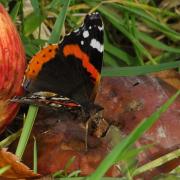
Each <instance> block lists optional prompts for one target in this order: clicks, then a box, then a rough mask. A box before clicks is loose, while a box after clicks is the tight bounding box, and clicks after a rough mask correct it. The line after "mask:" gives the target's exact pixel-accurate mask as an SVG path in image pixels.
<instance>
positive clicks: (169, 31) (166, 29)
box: [112, 4, 180, 40]
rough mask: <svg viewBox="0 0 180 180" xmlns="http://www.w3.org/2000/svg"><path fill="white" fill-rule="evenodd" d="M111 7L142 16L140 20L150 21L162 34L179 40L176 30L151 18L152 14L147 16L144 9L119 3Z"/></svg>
mask: <svg viewBox="0 0 180 180" xmlns="http://www.w3.org/2000/svg"><path fill="white" fill-rule="evenodd" d="M112 7H115V8H118V9H120V10H121V11H122V10H125V11H128V12H130V13H133V14H135V15H136V16H138V17H142V18H141V19H142V20H147V21H148V22H150V23H152V24H153V25H154V28H156V29H157V30H159V31H161V32H163V33H164V34H166V35H168V36H170V37H172V38H174V39H176V40H180V33H177V32H176V31H174V30H173V29H170V28H169V27H168V26H166V25H165V24H162V23H160V22H158V21H157V20H156V19H154V18H152V16H149V15H148V14H147V13H146V12H145V11H143V10H141V9H136V8H130V7H126V6H122V5H119V4H118V5H117V4H116V5H112Z"/></svg>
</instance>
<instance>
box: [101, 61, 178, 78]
mask: <svg viewBox="0 0 180 180" xmlns="http://www.w3.org/2000/svg"><path fill="white" fill-rule="evenodd" d="M179 66H180V61H175V62H169V63H162V64H158V65H145V66H133V67H116V68H104V69H103V71H102V76H110V77H112V76H137V75H144V74H148V73H153V72H157V71H162V70H166V69H171V68H177V67H179Z"/></svg>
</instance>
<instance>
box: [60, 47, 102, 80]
mask: <svg viewBox="0 0 180 180" xmlns="http://www.w3.org/2000/svg"><path fill="white" fill-rule="evenodd" d="M63 54H64V56H65V57H66V56H69V55H73V56H75V57H76V58H77V59H79V60H80V61H82V65H83V67H84V68H85V69H86V70H87V72H89V73H90V74H91V77H92V78H93V79H94V80H95V81H99V78H100V74H99V72H98V70H97V69H96V68H95V67H94V66H93V64H91V62H90V59H89V57H88V56H87V54H86V53H84V52H83V51H82V50H81V49H80V47H79V46H78V45H76V44H73V45H66V46H64V48H63Z"/></svg>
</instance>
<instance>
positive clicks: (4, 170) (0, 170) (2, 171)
mask: <svg viewBox="0 0 180 180" xmlns="http://www.w3.org/2000/svg"><path fill="white" fill-rule="evenodd" d="M10 168H11V166H10V165H7V166H4V167H2V168H0V175H2V174H4V173H5V172H6V171H7V170H8V169H10Z"/></svg>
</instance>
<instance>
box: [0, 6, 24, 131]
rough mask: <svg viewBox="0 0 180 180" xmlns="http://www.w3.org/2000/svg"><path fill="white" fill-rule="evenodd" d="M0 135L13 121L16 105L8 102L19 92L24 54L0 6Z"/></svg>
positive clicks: (13, 27) (19, 41) (12, 27)
mask: <svg viewBox="0 0 180 180" xmlns="http://www.w3.org/2000/svg"><path fill="white" fill-rule="evenodd" d="M0 27H1V28H0V133H1V132H2V131H3V130H4V129H5V127H6V126H7V125H8V124H9V123H10V122H11V121H12V120H13V118H14V117H15V115H16V113H17V111H18V105H17V104H15V103H11V102H10V101H9V99H10V98H12V97H13V96H15V95H18V94H19V93H20V91H21V84H22V80H23V75H24V71H25V52H24V48H23V45H22V42H21V40H20V37H19V34H18V32H17V30H16V27H15V25H14V24H13V22H12V20H11V18H10V16H9V15H8V13H7V12H6V10H5V9H4V7H3V6H2V5H1V4H0Z"/></svg>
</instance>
